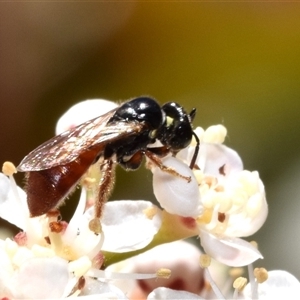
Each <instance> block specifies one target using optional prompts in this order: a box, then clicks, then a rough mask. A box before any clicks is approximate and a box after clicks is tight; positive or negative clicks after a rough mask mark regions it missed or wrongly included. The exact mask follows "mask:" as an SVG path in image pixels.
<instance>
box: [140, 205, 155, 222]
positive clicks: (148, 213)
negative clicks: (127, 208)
mask: <svg viewBox="0 0 300 300" xmlns="http://www.w3.org/2000/svg"><path fill="white" fill-rule="evenodd" d="M143 213H144V214H145V215H146V217H147V218H148V219H149V220H152V219H153V217H154V216H155V215H156V214H157V207H156V206H151V207H148V208H146V209H144V210H143Z"/></svg>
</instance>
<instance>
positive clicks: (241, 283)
mask: <svg viewBox="0 0 300 300" xmlns="http://www.w3.org/2000/svg"><path fill="white" fill-rule="evenodd" d="M246 284H247V278H245V277H238V278H237V279H236V280H235V281H234V282H233V288H234V289H236V290H238V291H239V292H240V291H242V290H243V289H244V287H245V286H246Z"/></svg>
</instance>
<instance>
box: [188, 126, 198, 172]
mask: <svg viewBox="0 0 300 300" xmlns="http://www.w3.org/2000/svg"><path fill="white" fill-rule="evenodd" d="M193 136H194V137H195V140H196V147H195V151H194V155H193V157H192V160H191V163H190V169H192V170H193V168H194V166H195V163H196V159H197V156H198V153H199V149H200V140H199V138H198V136H197V134H196V133H195V132H194V131H193Z"/></svg>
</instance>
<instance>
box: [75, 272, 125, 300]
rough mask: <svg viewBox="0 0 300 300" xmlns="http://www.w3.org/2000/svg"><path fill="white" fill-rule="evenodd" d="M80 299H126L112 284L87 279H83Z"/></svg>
mask: <svg viewBox="0 0 300 300" xmlns="http://www.w3.org/2000/svg"><path fill="white" fill-rule="evenodd" d="M87 295H89V296H90V297H88V296H87ZM92 295H94V296H95V298H94V297H92ZM81 297H83V299H127V297H126V296H125V294H124V293H123V292H122V291H121V290H120V289H118V288H117V287H115V286H113V285H112V284H110V283H107V282H102V281H99V280H96V279H92V278H89V277H87V278H86V279H85V285H84V288H83V290H82V292H81V293H80V298H81Z"/></svg>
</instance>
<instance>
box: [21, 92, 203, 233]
mask: <svg viewBox="0 0 300 300" xmlns="http://www.w3.org/2000/svg"><path fill="white" fill-rule="evenodd" d="M195 114H196V109H192V111H191V112H190V113H189V114H188V113H186V112H185V110H184V109H183V108H182V107H181V106H180V105H178V104H177V103H175V102H169V103H166V104H164V105H163V106H162V107H160V105H159V104H158V103H157V102H156V101H155V100H154V99H152V98H149V97H138V98H134V99H132V100H130V101H128V102H125V103H123V104H122V105H121V106H119V107H118V108H116V109H113V110H111V111H109V112H107V113H106V114H104V115H101V116H99V117H97V118H95V119H92V120H89V121H87V122H84V123H83V124H81V125H79V126H77V127H75V128H73V129H70V130H68V131H66V132H64V133H62V134H60V135H57V136H55V137H53V138H52V139H50V140H48V141H47V142H45V143H43V144H42V145H40V146H39V147H38V148H36V149H35V150H33V151H32V152H30V153H29V154H28V155H27V156H26V157H25V158H24V159H23V160H22V162H21V163H20V165H19V166H18V167H17V169H18V171H21V172H28V174H27V202H28V207H29V211H30V214H31V217H35V216H40V215H42V214H45V213H47V212H49V211H50V210H51V209H53V208H55V207H58V206H59V204H60V203H61V202H62V201H63V200H64V199H65V197H66V196H67V195H68V194H69V193H70V192H71V190H72V189H73V188H74V187H75V186H76V184H77V183H78V181H79V180H80V178H81V177H82V176H83V175H84V174H85V173H86V172H87V170H88V168H89V167H90V166H91V165H92V164H94V163H95V162H97V161H100V169H101V171H102V178H101V181H100V186H99V200H98V201H96V203H95V219H99V218H100V217H101V213H102V206H103V203H105V201H106V200H107V198H108V196H109V194H110V192H111V190H112V187H113V182H114V169H115V166H116V164H119V165H120V166H121V167H123V168H124V169H126V170H135V169H137V168H138V167H139V166H140V165H141V163H142V159H143V157H144V156H147V157H148V158H149V159H150V161H151V162H153V163H154V164H156V165H157V166H158V167H159V168H161V169H162V170H163V171H166V172H169V173H171V174H173V175H175V176H180V177H183V178H185V179H186V180H188V181H189V180H190V178H189V177H185V176H182V175H181V174H178V173H177V172H176V170H173V169H172V168H168V167H166V166H164V165H163V163H162V162H161V160H160V157H163V156H166V155H167V154H169V153H171V154H172V155H174V156H175V155H176V153H177V152H178V151H180V150H181V149H183V148H185V147H187V146H188V145H189V144H190V142H191V140H192V136H193V135H194V136H195V138H196V141H197V147H196V150H195V153H194V157H193V159H192V162H191V165H190V167H191V168H193V166H194V164H195V160H196V157H197V154H198V150H199V140H198V138H197V136H196V135H195V134H194V132H193V129H192V121H193V119H194V117H195ZM156 141H159V142H160V143H161V144H162V146H159V147H149V145H150V144H153V143H154V142H156ZM94 231H97V230H95V229H94Z"/></svg>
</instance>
